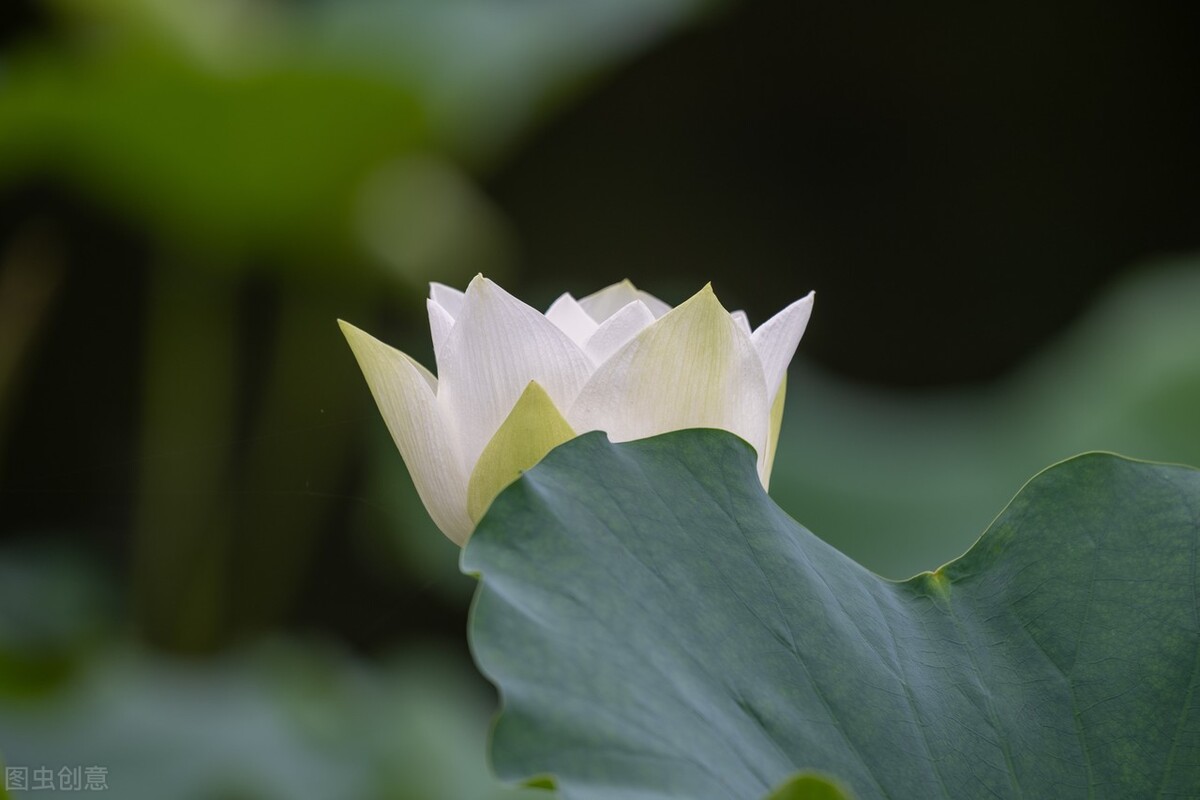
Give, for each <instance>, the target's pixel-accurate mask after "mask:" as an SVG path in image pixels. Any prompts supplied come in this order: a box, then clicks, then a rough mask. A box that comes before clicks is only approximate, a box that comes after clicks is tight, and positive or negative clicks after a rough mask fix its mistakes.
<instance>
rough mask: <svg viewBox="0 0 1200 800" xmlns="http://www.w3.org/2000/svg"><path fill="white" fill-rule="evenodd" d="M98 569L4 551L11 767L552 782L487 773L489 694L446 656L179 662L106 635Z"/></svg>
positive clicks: (2, 739)
mask: <svg viewBox="0 0 1200 800" xmlns="http://www.w3.org/2000/svg"><path fill="white" fill-rule="evenodd" d="M96 577H97V576H96V575H95V574H92V573H89V568H88V567H87V566H86V565H83V564H81V563H79V561H78V557H77V556H74V555H72V554H70V553H62V552H47V551H41V552H22V553H13V552H7V553H5V559H4V561H3V562H0V591H2V592H3V596H2V597H0V609H2V611H3V613H0V744H3V747H4V755H5V758H6V759H7V763H8V764H9V765H12V766H18V767H19V766H25V767H28V768H30V769H33V768H35V767H40V766H48V767H51V768H53V769H54V770H55V772H57V771H58V769H60V768H61V767H63V766H67V767H74V766H78V765H84V766H87V765H98V766H102V767H104V768H106V769H107V770H108V776H107V778H108V780H107V782H108V786H109V791H110V792H111V793H112V794H113V795H114V796H118V797H121V798H129V800H137V799H138V798H146V799H147V800H151V799H152V798H160V797H163V796H164V794H169V796H171V797H175V798H180V799H181V800H185V799H187V800H233V799H234V798H238V799H239V800H248V799H250V798H254V799H255V800H270V799H271V798H280V800H282V799H283V798H295V797H342V798H348V799H350V798H354V799H358V798H361V799H362V800H442V799H443V798H450V797H462V798H478V800H487V799H489V798H497V800H499V799H500V798H511V800H517V798H531V799H532V798H536V797H539V796H542V793H537V792H532V791H521V790H516V789H507V788H505V787H503V786H501V785H500V784H499V783H498V782H496V781H495V780H494V779H493V778H492V777H491V776H490V775H489V773H488V770H487V768H486V766H485V761H484V747H485V738H486V731H487V718H488V716H489V714H490V713H491V709H490V698H489V696H488V693H487V692H483V691H481V688H482V687H481V686H480V684H479V682H478V680H477V679H476V677H475V676H474V675H473V674H472V673H471V672H470V671H469V669H468V668H467V667H466V666H465V665H464V664H462V663H461V661H458V660H456V659H454V658H453V657H451V656H450V655H448V654H445V653H439V652H437V651H436V650H429V649H409V650H407V651H403V652H397V653H395V654H393V655H390V656H387V657H383V658H379V659H375V660H373V661H371V662H364V661H362V660H360V659H357V658H355V657H353V656H351V655H349V654H348V653H346V652H343V651H342V650H340V649H339V648H338V647H336V646H333V645H331V644H329V643H321V642H313V641H307V642H304V641H294V640H284V639H275V640H271V641H265V642H261V643H259V644H257V645H255V646H251V647H244V648H240V649H237V650H235V651H232V652H230V653H227V654H225V655H222V656H221V657H219V658H217V659H213V660H207V661H199V662H197V661H188V660H181V659H178V658H172V657H169V656H166V655H162V654H156V653H154V652H151V651H148V650H146V649H145V648H144V647H141V646H139V645H137V644H135V643H133V642H129V641H127V640H125V639H123V638H120V637H118V638H116V639H112V638H111V635H110V636H109V637H103V638H101V637H98V636H97V633H98V632H103V631H107V632H108V633H109V634H111V628H112V624H113V622H114V619H113V618H112V611H113V605H112V603H111V601H110V600H109V599H107V598H106V597H105V595H106V593H107V590H108V587H105V586H103V584H102V582H98V581H97V579H96ZM18 596H21V597H35V598H38V599H39V601H40V602H37V603H19V602H15V601H14V600H15V598H17V597H18ZM102 609H107V612H105V611H103V610H102ZM101 617H106V619H104V620H101V619H100V618H101ZM14 665H21V668H20V669H14ZM43 796H46V797H67V796H72V793H71V791H70V790H66V791H59V792H45V793H43Z"/></svg>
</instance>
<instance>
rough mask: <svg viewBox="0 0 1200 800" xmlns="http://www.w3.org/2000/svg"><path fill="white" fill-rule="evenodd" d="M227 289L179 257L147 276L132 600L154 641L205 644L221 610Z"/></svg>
mask: <svg viewBox="0 0 1200 800" xmlns="http://www.w3.org/2000/svg"><path fill="white" fill-rule="evenodd" d="M234 293H235V286H234V281H233V279H232V278H231V276H230V273H226V272H222V271H219V270H210V269H197V268H194V267H191V266H190V265H188V264H187V262H186V256H182V257H176V258H174V259H171V260H168V261H167V262H165V263H163V264H161V265H160V268H159V269H157V270H155V271H154V272H153V273H152V275H151V277H150V287H149V297H150V302H149V303H148V306H147V307H148V313H149V317H148V320H147V328H146V331H147V335H146V351H145V370H144V375H145V384H144V395H143V403H144V411H143V428H142V442H141V448H142V473H141V491H140V497H139V508H138V514H137V522H136V532H135V540H134V548H133V559H134V563H133V586H134V595H135V603H134V606H135V609H136V613H137V615H138V622H139V624H140V625H141V626H142V627H143V629H144V631H143V632H144V633H145V635H146V636H147V637H148V638H149V639H150V640H151V641H154V642H156V643H158V644H160V645H167V646H173V647H177V648H181V649H187V650H195V649H207V648H209V647H212V646H213V645H214V644H215V643H216V640H217V638H218V630H219V626H220V623H221V619H222V617H223V615H224V612H225V609H224V604H225V602H226V590H227V587H228V576H227V574H226V567H225V565H226V555H227V549H228V547H229V545H230V542H229V538H230V533H231V531H230V528H231V521H232V520H231V512H232V508H231V506H230V504H229V502H228V498H229V492H230V489H231V487H230V486H229V483H228V477H229V473H228V468H229V465H230V463H231V461H232V452H231V450H232V445H233V439H232V436H231V435H230V434H231V432H232V430H233V422H234V383H233V381H234V365H235V347H236V343H235V336H234V332H235V330H236V327H235V325H234V321H235V320H234V313H233V312H234V309H235V308H236V303H235V302H234Z"/></svg>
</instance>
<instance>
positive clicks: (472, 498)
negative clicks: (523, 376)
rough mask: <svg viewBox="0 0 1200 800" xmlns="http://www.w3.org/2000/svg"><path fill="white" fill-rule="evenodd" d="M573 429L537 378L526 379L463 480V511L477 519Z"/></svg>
mask: <svg viewBox="0 0 1200 800" xmlns="http://www.w3.org/2000/svg"><path fill="white" fill-rule="evenodd" d="M574 438H575V431H573V430H571V426H570V425H568V424H567V421H566V420H565V419H563V416H562V414H561V413H560V412H559V410H558V408H557V407H556V406H555V405H554V401H553V400H551V399H550V395H548V394H546V390H545V389H543V388H542V387H541V386H540V385H539V384H538V383H537V381H530V382H529V385H528V386H526V387H525V391H524V392H522V393H521V396H520V398H518V399H517V402H516V405H514V406H513V408H512V411H510V412H508V416H507V417H506V418H505V419H504V422H503V423H501V425H500V427H499V429H497V431H496V434H495V435H494V436H492V438H491V441H489V442H488V443H487V446H486V447H484V448H483V453H482V454H481V455H480V456H479V461H477V462H476V463H475V469H474V471H473V472H472V473H471V480H470V482H469V483H468V484H467V513H468V514H470V515H471V519H472V520H473V521H475V522H479V520H481V519H482V518H483V515H484V514H485V513H487V510H488V507H489V506H490V505H491V504H492V501H493V500H495V499H496V495H498V494H500V492H502V491H503V490H504V488H505V487H507V486H508V485H509V484H510V483H512V482H513V481H515V480H516V479H517V478H519V477H521V473H522V472H524V471H525V470H527V469H531V468H532V467H533V466H534V465H535V464H537V463H538V462H539V461H541V460H542V458H543V457H544V456H545V455H546V454H547V453H549V452H550V451H551V450H553V449H554V448H556V447H558V446H559V445H560V444H562V443H563V442H566V441H568V440H570V439H574Z"/></svg>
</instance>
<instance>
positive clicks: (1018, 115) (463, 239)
mask: <svg viewBox="0 0 1200 800" xmlns="http://www.w3.org/2000/svg"><path fill="white" fill-rule="evenodd" d="M1197 41H1200V10H1198V9H1197V7H1196V6H1195V4H1185V3H1176V4H1171V3H1146V2H1134V1H1133V0H1125V2H1114V3H1102V4H1095V3H1084V2H1081V1H1080V0H1062V1H1061V2H1053V3H1034V2H1016V3H1003V4H998V3H976V4H962V3H951V2H948V1H947V0H934V2H929V3H919V4H917V3H908V4H884V3H866V2H851V3H845V2H842V3H833V2H827V1H826V0H814V1H813V2H792V1H790V0H740V1H738V0H603V1H602V0H571V1H570V2H563V0H519V1H518V2H513V1H512V0H292V2H285V1H284V0H275V1H274V2H271V1H270V0H40V1H39V0H5V2H4V3H3V5H2V6H0V759H3V760H4V761H5V763H7V764H9V765H13V766H27V767H29V768H30V769H33V768H36V767H40V766H47V767H51V768H53V769H54V770H55V771H57V770H58V769H59V768H61V767H63V766H67V767H71V766H76V765H82V766H89V765H96V766H102V767H104V768H106V769H107V770H108V772H107V783H108V786H109V787H110V792H111V794H112V796H116V797H121V798H134V799H135V800H136V799H137V798H161V797H167V796H169V797H176V798H185V799H191V798H196V799H201V798H203V799H204V800H242V799H251V798H253V799H259V798H262V799H264V800H268V799H272V798H300V797H312V798H371V799H375V798H379V799H381V800H382V799H383V798H397V799H399V800H410V799H412V800H415V799H417V798H430V799H431V800H457V799H458V798H461V799H462V800H476V799H477V798H482V799H486V798H492V797H495V798H518V797H526V796H528V797H535V796H542V795H541V794H540V793H537V792H534V791H532V790H517V789H510V788H506V787H502V786H499V785H498V784H496V783H495V782H494V781H493V780H492V779H491V778H490V777H489V774H488V771H487V767H486V760H485V739H486V732H487V726H488V719H489V717H490V715H491V714H492V713H493V711H494V710H495V704H496V700H495V696H494V693H493V692H492V690H491V688H490V687H489V686H488V685H487V684H486V682H484V681H483V680H482V678H480V677H479V676H478V675H477V674H476V672H475V671H474V669H473V667H472V665H471V662H470V658H469V653H468V650H467V646H466V640H465V624H466V615H467V610H468V606H469V602H470V597H471V592H472V589H473V581H472V580H471V579H470V578H467V577H464V576H462V575H460V574H459V573H458V569H457V550H456V548H455V547H454V546H453V545H452V544H450V543H449V542H448V541H446V540H445V539H444V538H442V537H441V536H440V534H438V533H437V532H436V530H435V529H434V528H433V526H432V524H431V523H430V522H429V521H428V519H427V518H426V516H425V513H424V511H423V509H422V508H421V506H420V504H419V502H418V501H417V499H416V496H415V492H414V491H413V489H412V487H411V484H410V482H409V480H408V478H407V475H406V472H405V470H404V466H403V464H402V462H401V460H400V458H399V456H398V454H397V453H396V452H395V450H394V448H393V446H392V444H391V442H390V439H389V438H388V436H387V434H386V431H385V429H384V426H383V424H382V421H381V420H380V419H379V417H378V415H377V412H376V411H375V409H374V406H373V404H372V402H371V399H370V396H369V394H368V392H367V390H366V386H365V384H364V382H363V381H362V379H361V377H360V375H359V374H358V372H357V368H356V366H355V364H354V361H353V359H352V357H351V355H350V353H349V350H348V348H347V347H346V346H345V344H344V342H343V341H342V339H341V336H340V335H339V333H338V330H337V327H336V325H335V323H334V320H335V319H337V318H339V317H341V318H346V319H349V320H351V321H353V322H355V323H356V324H358V325H360V326H361V327H364V328H366V329H368V330H370V331H372V332H374V333H376V334H378V335H380V336H381V337H382V338H385V339H386V340H388V341H390V342H392V343H394V344H395V345H397V346H399V347H401V349H403V350H405V351H406V352H408V353H410V354H412V355H414V356H415V357H417V358H418V359H420V360H422V361H423V362H424V363H426V364H430V365H432V353H431V347H430V345H429V342H428V335H427V332H426V322H425V314H424V302H423V298H424V296H425V285H426V282H428V281H429V280H438V281H442V282H446V283H450V284H456V285H460V286H461V285H464V284H465V282H466V281H467V280H468V279H469V278H470V276H471V275H473V274H475V273H476V272H484V273H486V274H488V275H489V276H490V277H494V278H496V279H498V280H499V281H500V282H501V283H502V284H503V285H504V286H506V287H507V288H509V289H510V290H511V291H514V292H515V293H516V294H518V295H519V296H521V297H523V298H524V299H526V300H528V301H529V302H531V303H532V304H534V305H538V306H541V307H543V308H544V307H545V306H546V305H547V304H548V303H549V302H550V301H551V300H552V299H553V298H554V297H555V296H556V295H557V294H558V293H559V292H561V291H564V290H569V291H572V292H574V293H575V294H576V295H577V296H578V295H581V294H585V293H587V292H590V291H593V290H595V289H598V288H600V287H601V286H604V285H606V284H608V283H611V282H613V281H615V280H619V279H621V278H624V277H629V278H632V279H633V280H634V281H635V282H637V283H638V284H639V285H640V286H641V287H642V288H645V289H648V290H650V291H652V292H655V293H656V294H659V295H660V296H662V297H663V298H664V299H666V300H668V301H670V302H679V301H681V300H683V299H685V298H686V297H687V296H689V295H690V294H691V293H692V292H694V291H695V290H696V289H697V288H699V287H700V286H701V285H702V284H703V283H704V282H705V281H709V280H711V281H713V283H714V286H715V288H716V290H717V293H718V295H719V296H720V297H721V298H722V300H723V301H724V302H725V303H726V305H727V306H728V307H730V308H734V307H741V308H745V309H746V310H747V311H748V313H749V314H750V317H751V320H752V322H754V323H755V324H757V323H760V322H762V321H763V320H765V319H766V318H767V317H768V316H769V315H770V314H772V313H773V312H774V311H776V310H778V309H779V308H781V307H782V306H783V305H785V304H786V303H787V302H789V301H790V300H792V299H794V298H796V297H799V296H801V295H802V294H804V293H805V292H807V291H808V290H809V289H815V290H816V291H817V294H818V301H817V304H816V310H815V313H814V316H813V320H812V323H811V325H810V327H809V331H808V333H807V334H806V336H805V339H804V341H803V342H802V344H801V348H800V354H799V355H798V357H797V360H796V362H795V364H794V365H793V368H792V370H791V371H790V373H789V386H788V410H787V414H786V416H785V421H784V432H783V441H782V443H781V446H780V449H779V457H778V461H777V466H776V469H775V477H774V479H773V486H772V494H773V495H774V496H775V498H776V500H777V501H778V502H779V503H780V504H781V505H783V506H784V507H785V508H786V509H787V510H788V511H789V512H790V513H792V515H793V516H795V517H796V518H797V519H799V520H800V521H801V522H802V523H804V524H805V525H806V526H807V527H809V528H810V529H812V530H813V531H814V532H816V533H817V534H819V535H821V536H822V537H824V538H825V539H826V540H828V541H830V542H832V543H834V544H835V545H837V546H838V547H840V548H841V549H842V550H843V551H845V552H846V553H848V554H849V555H851V556H852V557H854V558H856V559H857V560H859V561H860V562H861V563H863V564H865V565H867V566H868V567H870V568H871V569H873V570H875V571H876V572H878V573H880V574H882V575H884V576H886V577H889V578H897V579H898V578H904V577H906V576H908V575H911V574H913V573H915V572H917V571H920V570H922V569H929V568H933V567H936V566H938V565H939V564H940V563H942V562H944V561H946V560H949V559H950V558H953V557H954V556H956V555H958V554H959V553H961V552H962V551H963V550H964V549H966V548H967V547H968V546H969V545H970V544H971V542H972V541H973V540H974V539H975V538H976V537H977V536H978V535H979V533H981V532H982V531H983V529H984V528H985V527H986V526H987V524H988V523H989V521H990V520H991V519H992V518H993V517H994V516H995V515H996V513H998V512H999V511H1000V509H1001V508H1002V507H1003V505H1004V504H1005V502H1007V500H1008V499H1009V498H1010V497H1011V496H1012V495H1013V494H1014V493H1015V492H1016V491H1017V490H1018V489H1019V488H1020V487H1021V485H1022V483H1023V482H1024V481H1025V480H1027V479H1028V478H1029V477H1030V476H1031V475H1033V474H1034V473H1035V472H1037V471H1038V470H1039V469H1041V468H1043V467H1045V466H1047V465H1049V464H1051V463H1053V462H1055V461H1057V460H1059V459H1062V458H1065V457H1068V456H1070V455H1072V454H1074V453H1077V452H1081V451H1085V450H1094V449H1105V450H1115V451H1118V452H1121V453H1124V454H1127V455H1130V456H1134V457H1138V458H1144V459H1152V460H1165V461H1177V462H1185V463H1191V464H1195V465H1200V259H1198V258H1197V256H1196V254H1197V252H1200V188H1198V187H1200V147H1198V146H1197V143H1198V142H1200V103H1198V102H1196V99H1197V90H1198V89H1200V80H1198V78H1200V70H1198V66H1200V64H1198V60H1197V48H1196V45H1195V43H1196V42H1197ZM0 794H2V791H0ZM22 794H23V793H22V792H12V793H11V796H13V797H20V796H21V795H22ZM56 795H60V796H63V797H67V796H73V793H72V792H70V791H58V792H48V791H47V792H42V794H41V796H44V797H52V796H56Z"/></svg>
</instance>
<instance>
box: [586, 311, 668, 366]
mask: <svg viewBox="0 0 1200 800" xmlns="http://www.w3.org/2000/svg"><path fill="white" fill-rule="evenodd" d="M653 324H654V315H653V314H652V313H650V309H648V308H646V304H645V303H643V302H642V301H641V300H634V301H633V302H632V303H630V304H629V305H627V306H625V307H624V308H622V309H621V310H620V311H618V312H617V313H615V314H613V315H612V316H611V317H609V318H608V319H606V320H604V324H603V325H601V326H600V327H599V328H597V329H596V332H595V333H593V334H592V336H591V337H590V338H589V339H588V340H587V344H585V345H584V348H583V350H584V352H585V353H587V354H588V357H589V358H591V359H592V363H593V364H603V363H604V362H605V361H607V360H608V357H609V356H611V355H612V354H613V353H615V352H617V351H618V350H620V349H621V348H622V347H624V346H625V344H626V343H627V342H628V341H629V340H630V339H632V338H633V337H635V336H637V335H638V334H639V333H641V332H642V330H643V329H645V328H646V327H647V326H650V325H653Z"/></svg>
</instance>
